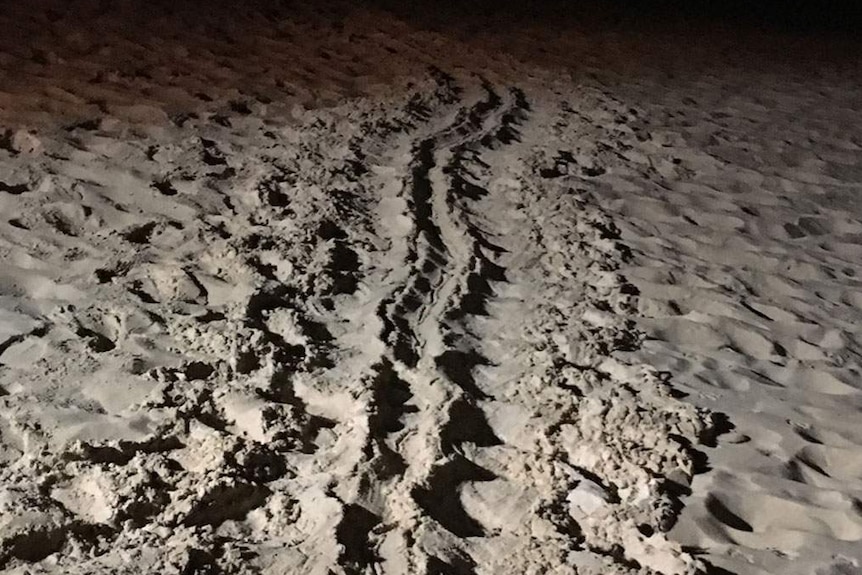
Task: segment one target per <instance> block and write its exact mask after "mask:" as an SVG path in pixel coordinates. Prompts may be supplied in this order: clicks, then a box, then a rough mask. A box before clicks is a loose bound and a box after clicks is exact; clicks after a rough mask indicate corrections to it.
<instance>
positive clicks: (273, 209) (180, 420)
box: [0, 68, 713, 575]
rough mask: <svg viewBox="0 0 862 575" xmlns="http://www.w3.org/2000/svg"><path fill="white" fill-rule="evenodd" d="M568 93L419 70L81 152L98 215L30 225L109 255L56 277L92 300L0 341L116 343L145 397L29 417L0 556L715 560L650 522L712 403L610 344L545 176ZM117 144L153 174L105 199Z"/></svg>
mask: <svg viewBox="0 0 862 575" xmlns="http://www.w3.org/2000/svg"><path fill="white" fill-rule="evenodd" d="M237 113H240V112H237ZM568 113H569V112H567V106H565V105H564V104H563V103H562V102H560V101H557V100H555V99H553V98H552V97H549V96H548V95H547V94H543V93H542V92H540V91H535V90H532V89H531V88H530V86H511V85H508V84H506V83H503V82H500V81H499V80H493V81H492V80H489V79H484V78H481V77H476V76H473V75H469V74H461V73H458V74H456V73H454V72H453V73H452V74H448V73H446V72H444V71H442V70H439V69H434V68H431V69H429V71H428V73H427V75H426V76H425V77H424V78H423V80H422V81H421V82H420V85H419V87H415V88H414V89H413V91H412V92H411V93H409V94H407V95H406V96H390V97H389V98H382V99H380V100H374V99H368V100H366V101H363V102H359V103H352V104H348V105H344V106H342V107H336V108H333V109H331V110H326V111H321V112H307V113H306V117H305V118H303V120H302V123H301V124H300V125H299V126H298V127H291V128H288V129H285V130H283V131H282V132H278V133H276V132H273V131H270V132H269V134H270V135H268V136H265V137H261V136H260V135H255V138H250V137H248V134H245V133H244V132H243V131H242V129H240V128H238V127H237V126H232V127H231V128H230V129H228V128H227V127H226V126H222V124H221V123H216V125H211V124H210V125H206V126H204V122H205V120H203V119H194V118H192V119H186V120H185V121H184V123H183V125H182V126H177V127H176V130H175V132H171V133H169V134H167V135H164V136H162V137H163V140H159V141H150V142H147V145H146V146H142V147H141V148H135V147H134V146H132V145H129V144H126V145H127V146H129V147H128V148H124V149H123V152H122V153H119V152H118V153H115V154H114V155H111V154H108V155H107V156H103V157H101V158H100V159H98V161H95V164H94V166H93V167H92V171H93V173H92V174H91V175H89V176H88V177H89V181H90V183H89V184H87V185H88V186H91V188H87V190H88V191H86V194H85V195H86V197H87V198H88V200H87V201H88V202H89V203H91V204H92V207H91V208H88V209H90V212H89V215H88V214H77V213H76V212H74V211H70V209H67V208H64V207H62V205H63V204H62V203H55V204H45V205H46V206H47V207H45V208H34V209H33V211H31V212H30V213H32V214H40V213H42V212H45V218H44V220H43V221H41V222H40V221H37V220H35V219H34V220H32V221H28V222H22V225H24V226H25V230H24V231H23V232H22V233H26V234H30V235H29V236H28V237H31V238H32V241H35V242H43V244H42V245H45V246H47V245H54V246H57V245H59V246H77V249H88V250H92V251H93V252H94V253H97V254H98V257H97V258H96V259H98V263H99V265H98V270H97V271H96V272H95V273H94V274H92V275H90V276H87V277H86V278H82V277H79V276H75V277H69V278H65V279H64V278H58V279H57V280H56V281H60V280H61V279H62V281H65V282H67V283H70V284H73V285H76V286H79V287H81V288H86V289H88V290H91V293H92V294H95V295H94V296H93V297H92V298H91V299H87V300H84V301H83V302H79V303H78V305H76V306H75V307H74V308H67V309H65V310H64V311H63V312H62V313H59V314H55V315H53V316H50V319H49V320H46V321H45V322H43V323H41V324H39V325H37V326H30V327H28V329H27V330H24V331H22V333H21V335H20V336H18V338H17V339H15V341H14V342H13V344H14V345H21V344H22V342H27V341H29V340H35V339H39V340H45V341H55V340H56V341H59V342H63V344H62V345H58V346H56V347H54V348H52V349H53V351H52V352H51V353H50V354H49V357H48V358H47V359H46V360H45V361H44V362H43V363H42V366H43V367H42V369H44V370H45V373H44V374H42V376H44V377H50V374H51V373H59V372H62V373H65V374H66V376H67V377H68V378H72V379H73V380H74V378H79V379H80V380H81V381H87V378H93V377H94V375H93V374H98V373H100V371H99V370H100V369H101V367H100V366H104V365H107V364H110V365H116V366H120V367H118V368H117V369H119V370H120V372H121V373H123V377H124V378H126V380H127V381H128V382H129V385H133V386H134V385H139V386H143V387H145V391H144V392H141V393H140V394H139V399H138V400H136V401H130V402H128V403H127V404H122V405H120V406H119V407H118V408H116V409H114V408H112V409H114V410H113V411H110V413H108V412H105V416H104V417H105V418H106V420H110V421H111V422H123V421H135V422H137V423H135V424H134V425H129V426H125V427H124V426H123V425H120V424H119V423H117V424H116V425H117V427H115V428H110V430H111V431H110V432H109V433H108V434H104V433H103V434H102V435H101V436H100V435H99V432H98V426H94V427H93V431H92V432H88V433H89V435H87V434H83V433H82V434H81V435H80V437H81V439H79V440H77V441H71V442H68V443H65V442H63V441H58V440H56V438H53V439H52V438H51V436H50V434H42V435H39V434H38V433H37V434H36V435H34V436H32V437H31V439H30V440H31V441H42V442H43V443H44V450H43V451H42V452H41V455H40V456H38V457H37V458H35V459H28V460H21V461H19V462H18V463H17V464H16V465H13V466H10V467H8V468H7V469H5V470H4V471H3V474H4V477H5V478H6V480H7V484H8V485H9V486H10V487H9V488H7V495H6V501H7V503H6V505H7V507H8V508H9V509H8V510H9V512H10V514H12V515H14V514H16V513H18V514H19V515H20V517H22V518H27V517H30V519H22V521H24V527H23V528H21V530H20V533H18V534H17V535H16V537H14V538H11V539H7V540H5V541H2V542H0V545H1V546H0V551H2V554H0V559H2V561H4V562H5V565H6V566H7V567H16V566H25V565H26V566H27V568H30V569H31V570H33V572H35V573H52V572H56V570H57V569H61V570H62V569H64V568H66V567H67V566H69V565H72V564H75V565H76V568H78V569H79V571H81V572H86V573H108V572H112V573H113V572H129V573H131V572H135V570H136V569H140V568H143V567H145V568H146V569H149V570H161V571H164V572H166V573H173V572H176V573H207V572H215V573H228V574H240V573H269V572H290V573H351V574H352V573H363V574H364V573H387V574H396V573H399V574H400V573H410V574H423V573H427V574H436V573H441V574H442V573H445V574H448V573H458V574H471V575H473V574H476V575H478V574H484V573H524V572H531V571H536V570H538V571H547V572H559V573H576V572H577V573H614V572H617V573H656V572H658V573H664V574H678V573H694V572H697V571H698V570H701V569H704V568H705V567H704V565H702V564H701V563H700V562H699V561H698V560H697V559H696V558H694V557H692V556H691V555H689V554H688V553H685V552H683V551H682V550H681V549H680V548H679V547H678V546H676V545H675V544H673V543H672V542H670V541H669V540H668V539H667V538H666V537H665V536H664V532H665V531H667V530H668V529H669V528H670V526H671V525H672V524H673V520H674V517H675V514H676V512H677V511H678V499H677V497H678V494H679V493H682V492H684V491H685V485H686V484H687V482H688V481H689V480H690V478H691V475H692V473H693V472H694V469H695V467H694V460H695V455H696V454H695V452H694V450H693V447H692V446H693V445H694V444H695V443H697V441H698V440H699V439H700V438H703V437H706V436H708V435H709V433H710V431H711V429H712V425H713V424H712V421H711V419H710V417H709V416H708V414H705V413H702V412H698V411H696V410H695V409H693V408H691V407H690V406H687V405H685V404H683V403H681V402H679V401H678V400H677V399H675V398H674V397H673V394H672V391H671V389H670V387H669V386H668V384H667V381H666V380H665V378H664V376H663V375H662V374H658V373H656V372H655V371H654V370H650V369H649V368H647V367H645V366H640V365H630V364H626V363H623V362H621V361H619V360H616V359H614V357H613V354H614V352H615V351H616V350H621V349H631V348H633V347H636V346H637V345H638V341H639V335H638V333H637V331H636V330H635V329H634V328H633V326H632V325H631V323H630V322H628V321H626V320H625V319H622V318H623V316H624V315H626V314H631V313H632V310H633V309H634V307H633V302H634V299H635V297H636V295H635V294H634V293H633V291H632V289H631V286H630V285H629V284H627V283H626V281H625V280H624V278H621V277H620V276H619V274H618V273H617V271H616V270H617V269H618V268H619V266H620V265H621V264H622V262H624V261H625V258H626V252H625V249H624V246H622V245H621V244H620V243H619V240H618V238H617V237H616V232H615V230H616V227H615V225H614V223H613V221H612V220H611V219H610V218H609V217H608V216H607V215H606V214H605V213H603V212H602V211H601V210H600V209H599V208H598V207H597V206H596V204H595V202H593V201H592V199H591V198H590V195H589V193H588V191H587V190H586V189H584V182H583V180H582V179H579V178H576V177H563V176H559V177H557V175H555V177H554V178H547V177H544V176H543V174H548V173H549V170H548V167H547V163H548V161H549V158H554V157H557V156H559V155H560V154H564V152H565V151H564V150H561V149H559V148H557V147H555V146H558V145H559V143H558V142H557V140H556V139H555V136H554V130H555V129H558V128H559V127H560V126H561V125H564V124H565V122H566V121H567V120H566V117H567V114H568ZM223 123H224V122H223ZM227 124H230V122H227ZM190 126H194V127H195V128H196V129H197V130H200V131H202V132H204V133H205V137H199V138H186V137H183V136H184V134H186V133H187V132H186V130H188V129H190ZM249 129H251V128H249ZM63 137H68V136H63V135H60V136H58V138H57V141H56V142H55V141H46V142H45V145H46V146H47V147H48V148H50V149H53V148H52V147H56V150H55V151H52V153H53V156H51V158H52V159H51V160H50V162H53V163H50V164H49V166H48V167H49V168H50V169H52V170H54V173H55V174H56V175H57V178H58V179H60V180H62V179H63V178H65V177H73V176H70V175H68V174H78V172H76V171H75V170H76V169H77V168H72V167H70V165H71V164H70V163H69V161H68V160H66V159H65V158H66V157H71V156H74V155H75V154H76V153H77V154H81V153H84V151H86V148H87V145H88V142H89V141H90V140H88V136H87V135H86V134H78V133H76V136H75V137H76V140H75V142H74V143H73V144H69V143H66V142H64V141H63ZM261 142H263V143H261ZM117 145H118V146H119V144H117ZM73 148H74V149H76V150H78V152H72V151H71V150H72V149H73ZM82 150H83V151H82ZM64 153H65V154H69V155H70V156H64V155H63V154H64ZM124 154H125V155H124ZM136 154H137V155H139V156H142V157H147V158H150V160H149V161H150V164H146V165H148V166H150V167H149V168H147V169H148V170H149V171H150V172H153V173H147V171H146V170H140V171H139V175H140V179H141V182H138V181H137V180H126V181H127V183H129V186H132V187H134V186H138V188H140V189H139V190H138V188H135V189H136V190H138V191H136V192H135V193H133V194H130V195H129V194H127V195H126V196H124V197H121V196H118V195H112V192H111V184H110V178H108V177H106V176H105V177H103V176H104V175H105V174H112V173H115V172H116V171H118V170H119V171H122V170H123V166H124V162H128V161H130V160H128V158H129V157H137V156H136ZM135 177H138V176H135ZM100 178H102V179H101V180H100ZM100 181H101V182H102V183H99V182H100ZM144 181H146V183H144ZM153 182H155V183H153ZM579 188H580V189H579ZM166 191H167V193H166ZM148 194H157V195H159V198H160V200H159V201H160V203H159V204H158V206H160V207H159V209H160V210H161V212H160V213H159V212H156V211H154V208H153V207H152V205H151V204H148V203H147V201H148V200H147V198H148V197H149V196H148ZM22 198H25V200H24V201H38V200H37V199H34V200H28V199H26V198H27V196H26V194H25V195H22ZM121 201H124V202H127V203H129V204H130V205H129V206H123V205H121V204H120V202H121ZM58 202H61V200H58ZM58 206H60V207H58ZM165 206H168V207H165ZM118 207H119V208H120V209H118ZM132 213H135V214H142V215H141V216H137V215H135V216H131V215H125V214H132ZM167 214H170V215H167ZM87 218H101V224H100V225H99V226H92V225H90V223H88V222H89V221H90V220H88V219H87ZM57 224H59V225H57ZM106 229H107V230H109V231H107V232H106V231H105V230H106ZM112 234H116V235H117V236H120V237H122V238H124V241H125V243H124V244H122V249H121V250H119V251H118V250H117V249H116V248H114V247H112V244H111V242H110V241H108V240H107V238H108V237H109V236H111V235H112ZM99 258H101V259H99ZM118 318H119V319H118ZM76 354H77V355H76ZM79 357H85V358H86V361H79V360H78V358H79ZM123 366H132V367H131V368H127V367H123ZM29 377H31V378H34V380H35V378H38V377H40V375H39V373H36V372H34V373H33V374H31V375H30V376H29ZM126 380H124V381H126ZM5 381H6V380H4V382H5ZM6 383H8V382H6ZM73 387H74V386H73ZM94 389H95V388H94ZM34 393H35V392H34ZM45 393H49V391H45ZM50 393H57V392H56V391H50ZM88 393H89V394H90V397H103V398H110V397H111V396H110V395H109V394H108V392H106V391H104V390H101V389H95V390H94V391H89V392H88ZM99 394H102V395H101V396H100V395H99ZM16 397H17V396H16ZM31 399H32V404H31V405H38V402H39V401H40V400H39V398H38V397H37V396H35V395H34V396H33V397H32V398H31ZM67 401H68V402H70V404H75V405H77V406H78V407H76V409H79V410H83V411H84V412H86V410H87V409H90V408H89V407H87V406H88V405H89V404H87V402H86V401H85V400H84V399H82V397H80V396H78V395H76V394H75V393H72V394H71V395H70V396H69V397H68V399H67ZM104 401H107V400H106V399H104ZM7 405H10V406H12V407H7V408H6V409H7V411H8V410H13V411H14V410H18V411H16V412H15V413H18V414H26V413H28V412H27V410H28V409H31V407H28V406H27V404H21V403H15V400H13V401H11V402H7ZM10 413H11V411H10ZM16 417H17V416H16ZM27 417H30V416H27V415H20V417H19V419H22V420H23V419H26V418H27ZM87 417H89V416H87ZM92 417H94V418H96V419H97V420H98V418H97V416H96V415H93V416H92ZM98 417H102V416H101V415H99V416H98ZM85 419H86V418H85ZM99 421H101V420H99ZM44 425H45V428H50V427H51V426H52V425H56V424H54V423H52V422H51V420H50V419H45V423H44ZM87 425H89V424H87ZM104 425H106V426H107V425H108V424H107V423H105V424H104ZM111 425H114V423H112V424H111ZM135 426H137V427H135ZM85 427H86V426H85ZM13 431H14V430H13ZM14 433H18V432H14ZM14 433H11V432H10V433H9V434H5V433H4V437H5V436H7V435H8V436H10V437H14V436H15V435H14ZM47 469H50V472H48V471H46V470H47ZM34 474H35V476H37V477H38V478H39V479H38V481H37V482H36V483H33V481H32V477H33V476H34ZM36 486H41V487H38V489H36ZM34 489H35V490H34ZM94 501H96V502H98V505H95V504H94V503H93V502H94ZM33 505H38V506H39V508H40V509H41V510H40V511H39V512H38V514H37V515H38V517H37V519H38V521H36V520H33V519H32V517H31V516H28V515H27V513H29V512H30V511H32V506H33ZM94 509H95V510H94ZM26 521H31V523H26ZM28 525H29V527H28ZM45 541H48V542H49V543H50V545H47V544H46V543H45ZM39 546H42V547H43V548H44V549H45V554H42V553H37V552H36V551H34V549H36V548H37V547H39ZM152 549H167V550H169V551H166V552H164V553H158V552H150V551H148V550H152ZM47 555H51V556H52V559H51V562H52V563H51V562H42V560H43V559H45V557H47ZM132 565H133V566H134V567H131V566H132ZM142 566H143V567H142ZM130 569H131V570H130Z"/></svg>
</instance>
